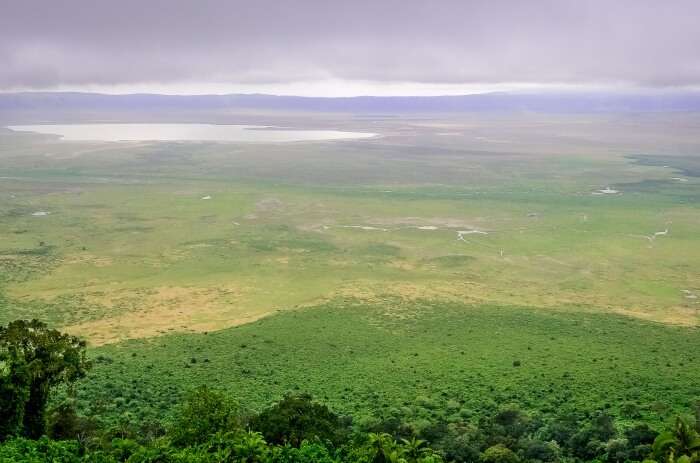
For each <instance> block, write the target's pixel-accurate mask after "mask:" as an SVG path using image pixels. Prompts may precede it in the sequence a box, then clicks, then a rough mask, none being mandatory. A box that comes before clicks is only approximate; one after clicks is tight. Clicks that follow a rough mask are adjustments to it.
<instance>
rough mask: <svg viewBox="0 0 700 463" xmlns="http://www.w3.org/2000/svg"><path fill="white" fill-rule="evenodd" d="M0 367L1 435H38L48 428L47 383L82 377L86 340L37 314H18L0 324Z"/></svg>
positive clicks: (64, 382) (85, 367) (66, 382)
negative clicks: (31, 317)
mask: <svg viewBox="0 0 700 463" xmlns="http://www.w3.org/2000/svg"><path fill="white" fill-rule="evenodd" d="M0 367H1V368H2V371H0V375H2V376H0V397H2V399H0V405H2V408H1V409H0V430H2V433H3V434H0V439H1V438H4V437H6V436H8V435H15V434H22V435H24V436H27V437H33V438H37V437H40V436H42V435H43V434H44V432H45V431H46V407H47V404H48V400H49V393H50V392H51V389H52V388H54V387H56V386H58V385H68V386H70V385H72V383H74V382H75V381H76V380H78V379H80V378H82V377H84V376H85V374H86V372H87V370H88V368H89V367H90V362H89V361H88V360H87V357H86V349H85V342H84V341H81V340H79V339H78V338H76V337H74V336H69V335H67V334H62V333H60V332H59V331H57V330H52V329H49V328H47V326H46V325H45V324H44V323H41V322H40V321H38V320H32V321H25V320H18V321H14V322H11V323H9V324H8V325H7V326H2V327H0ZM20 423H21V428H20Z"/></svg>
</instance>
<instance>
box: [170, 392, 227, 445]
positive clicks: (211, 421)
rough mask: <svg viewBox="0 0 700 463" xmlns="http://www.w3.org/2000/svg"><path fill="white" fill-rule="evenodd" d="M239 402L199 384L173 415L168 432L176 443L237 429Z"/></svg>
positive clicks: (189, 442)
mask: <svg viewBox="0 0 700 463" xmlns="http://www.w3.org/2000/svg"><path fill="white" fill-rule="evenodd" d="M239 416H240V415H239V407H238V404H237V403H236V402H235V401H233V400H231V399H230V398H229V397H227V396H226V395H225V394H222V393H221V392H220V391H215V390H211V389H210V388H208V387H207V386H201V387H199V388H197V389H195V390H193V391H192V392H190V393H189V394H188V395H187V397H186V399H185V403H184V404H183V406H182V407H180V408H179V410H178V411H177V412H176V414H175V418H174V420H173V422H172V424H171V425H170V429H169V434H170V438H171V439H172V442H173V444H174V445H176V446H181V447H187V446H192V445H198V444H201V443H203V442H205V441H206V440H207V439H208V438H209V437H210V436H211V435H212V434H216V433H219V432H224V433H225V432H231V431H235V430H237V429H240V427H241V423H240V419H239Z"/></svg>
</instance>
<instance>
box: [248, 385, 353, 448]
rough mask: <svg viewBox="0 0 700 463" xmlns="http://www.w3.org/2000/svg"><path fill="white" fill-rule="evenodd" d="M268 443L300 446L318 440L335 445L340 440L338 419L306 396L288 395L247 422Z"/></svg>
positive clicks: (341, 429)
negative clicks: (305, 442)
mask: <svg viewBox="0 0 700 463" xmlns="http://www.w3.org/2000/svg"><path fill="white" fill-rule="evenodd" d="M250 427H251V428H252V429H255V430H257V431H260V432H261V433H262V435H263V436H264V437H265V439H266V440H267V441H268V442H271V443H273V444H281V445H284V444H289V445H291V446H292V447H299V446H300V445H301V443H302V442H304V441H309V440H319V441H321V442H329V443H331V444H333V445H335V444H338V443H339V442H340V441H341V439H342V438H343V431H344V429H343V426H342V424H341V421H340V419H339V417H338V416H337V415H336V414H335V413H333V412H332V411H330V410H329V409H328V407H327V406H325V405H322V404H319V403H316V402H314V401H313V400H312V398H311V396H310V395H308V394H301V395H288V396H286V397H284V398H283V399H282V400H281V401H280V402H278V403H276V404H275V405H273V406H272V407H270V408H267V409H265V410H263V411H262V412H261V413H260V414H259V415H257V416H256V417H254V418H253V419H252V420H251V421H250Z"/></svg>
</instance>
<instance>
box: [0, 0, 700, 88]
mask: <svg viewBox="0 0 700 463" xmlns="http://www.w3.org/2000/svg"><path fill="white" fill-rule="evenodd" d="M699 86H700V0H653V1H652V0H649V1H647V0H629V1H628V0H589V1H586V0H571V1H569V0H551V1H550V0H500V1H499V0H484V1H470V0H456V1H452V0H426V1H423V0H396V1H394V0H344V1H335V0H295V1H286V0H277V1H272V0H244V1H238V0H191V1H185V0H83V1H77V0H44V1H38V0H0V90H4V91H8V90H16V89H31V90H42V89H77V90H95V89H97V90H102V91H113V92H125V91H135V90H136V91H139V90H141V91H161V92H168V93H226V92H237V91H241V92H254V91H261V92H272V93H295V94H306V95H313V94H318V95H340V94H345V95H348V94H439V93H471V92H474V91H485V90H499V89H521V88H522V89H532V88H534V89H539V88H555V89H557V88H584V89H586V88H599V87H602V88H608V87H611V88H615V89H629V88H638V87H643V88H649V89H669V88H677V87H699Z"/></svg>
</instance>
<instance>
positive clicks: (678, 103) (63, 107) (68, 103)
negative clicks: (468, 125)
mask: <svg viewBox="0 0 700 463" xmlns="http://www.w3.org/2000/svg"><path fill="white" fill-rule="evenodd" d="M51 110H54V111H61V112H65V111H128V112H132V111H143V110H148V111H164V110H167V111H176V110H184V111H193V110H214V111H219V110H233V111H235V110H241V111H250V110H264V111H308V112H337V113H361V114H362V113H367V114H393V113H441V112H442V113H456V112H481V111H531V112H552V113H586V112H596V113H605V112H649V111H652V112H665V111H700V92H686V93H678V92H674V93H658V94H629V93H621V94H617V93H540V94H535V93H527V94H526V93H485V94H476V95H462V96H400V97H395V96H381V97H378V96H361V97H343V98H325V97H299V96H275V95H261V94H252V95H180V96H175V95H157V94H133V95H105V94H98V93H63V92H61V93H39V92H26V93H0V113H2V114H4V115H8V114H11V113H13V112H27V111H31V112H34V111H51Z"/></svg>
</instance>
